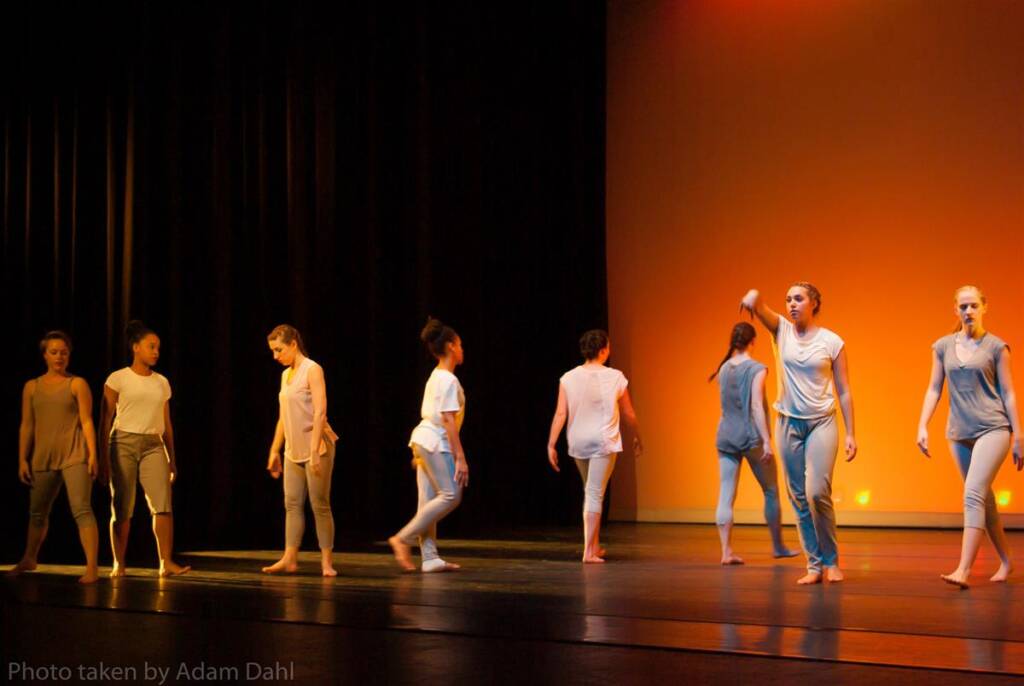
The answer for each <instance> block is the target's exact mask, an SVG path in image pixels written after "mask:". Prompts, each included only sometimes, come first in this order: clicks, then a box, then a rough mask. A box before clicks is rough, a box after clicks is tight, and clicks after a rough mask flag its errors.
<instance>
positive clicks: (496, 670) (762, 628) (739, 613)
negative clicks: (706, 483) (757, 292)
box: [0, 524, 1024, 685]
mask: <svg viewBox="0 0 1024 686" xmlns="http://www.w3.org/2000/svg"><path fill="white" fill-rule="evenodd" d="M442 533H443V532H442ZM576 537H577V532H576V531H575V530H568V529H566V530H532V531H514V532H513V531H510V532H505V533H504V534H503V535H502V537H501V539H500V540H444V541H442V542H441V546H442V553H443V554H444V555H445V557H446V559H449V560H451V561H454V562H459V563H460V564H462V565H463V567H464V568H463V570H462V571H460V572H456V573H451V574H432V575H422V574H419V573H415V574H401V573H399V572H398V570H397V568H396V567H395V566H394V565H393V562H392V560H391V557H390V555H389V554H388V551H387V550H386V548H385V546H384V544H383V543H379V544H376V545H372V546H365V547H363V548H362V549H361V550H359V551H357V552H351V551H348V550H344V549H343V550H342V551H341V552H340V553H337V554H336V555H335V560H336V563H337V564H338V571H339V576H338V577H337V578H335V579H330V580H325V579H323V578H321V577H320V576H318V575H317V574H316V572H317V571H318V565H317V564H316V555H315V554H311V553H307V554H304V556H303V567H302V568H301V569H300V573H298V574H296V575H292V576H282V577H269V576H266V575H262V574H260V573H259V568H260V566H261V565H263V564H266V563H268V562H270V561H272V560H273V559H275V557H274V552H258V551H257V552H254V551H220V552H201V553H200V552H197V553H185V554H182V555H181V558H182V559H184V560H186V561H188V562H189V563H191V564H192V565H193V566H194V571H193V572H192V573H190V574H189V575H187V576H185V577H182V578H176V579H165V580H161V579H158V578H156V576H155V574H154V573H153V571H152V570H146V569H138V568H136V569H129V573H130V574H131V576H129V577H127V578H124V579H118V580H116V581H113V580H108V579H105V578H104V579H103V580H101V581H100V583H99V584H96V585H94V586H91V587H81V586H79V585H78V584H77V583H75V578H76V576H77V575H78V574H80V573H81V568H76V567H65V566H46V565H43V566H41V567H40V570H39V571H38V572H36V573H33V574H26V575H23V576H22V577H19V578H16V579H15V578H4V579H3V580H2V581H0V604H2V605H3V617H4V621H3V643H2V645H3V652H4V655H5V657H4V663H5V664H4V666H3V668H4V670H5V672H4V677H5V681H6V682H8V683H23V682H24V683H31V681H26V680H25V677H27V676H39V674H40V672H30V671H29V670H32V669H42V668H45V667H47V666H51V667H53V668H59V667H62V666H63V667H67V668H68V669H70V670H79V669H80V668H81V669H84V670H85V671H75V674H74V676H75V679H72V681H77V680H81V681H89V679H90V678H91V677H93V676H102V675H106V676H107V680H108V682H118V681H119V682H120V683H128V682H133V683H159V680H158V679H157V678H155V677H156V676H157V674H158V672H156V671H153V670H156V669H158V668H166V669H169V670H170V671H169V672H167V675H168V676H167V678H166V679H165V680H164V683H190V682H193V681H197V680H199V679H198V678H197V677H198V676H203V675H205V677H206V678H205V679H204V680H206V681H216V680H222V681H232V680H233V681H247V680H249V678H250V677H253V678H254V679H253V680H255V678H256V677H260V678H262V677H267V678H266V681H277V682H281V683H287V682H289V681H294V682H297V683H316V682H323V683H394V684H402V683H442V682H446V683H470V682H478V683H520V684H535V683H560V684H564V683H587V684H595V683H596V684H600V683H609V684H623V683H655V682H660V681H663V680H664V681H669V680H671V682H673V683H716V684H721V683H758V684H761V683H795V680H802V681H803V682H804V683H826V682H827V683H848V682H849V683H852V682H855V681H856V682H857V683H864V680H865V679H870V680H872V681H871V682H869V683H913V684H917V683H920V684H929V685H932V684H954V683H968V682H970V683H973V684H989V683H992V684H994V683H1011V682H1014V683H1017V682H1020V676H1021V675H1024V572H1022V573H1021V576H1020V578H1016V577H1011V582H1010V583H1008V584H994V583H990V582H989V581H988V580H987V579H988V575H989V574H990V573H991V572H992V571H994V569H995V566H996V565H995V562H994V559H993V555H992V552H991V549H990V548H987V547H986V548H983V551H982V555H981V557H980V558H979V561H978V564H977V565H976V566H975V573H976V576H975V577H974V579H973V581H974V583H975V585H974V586H973V587H972V588H971V589H970V590H967V591H960V590H958V589H956V588H954V587H951V586H948V585H945V584H943V583H942V582H941V581H940V580H939V578H938V575H939V573H940V572H946V571H949V570H951V569H952V568H953V567H954V566H955V562H956V557H957V553H958V551H959V532H955V531H929V530H890V529H845V528H844V529H841V530H840V546H841V553H842V556H843V557H842V564H843V567H844V569H845V570H846V572H847V581H846V582H844V583H842V584H836V585H819V586H813V587H798V586H797V585H796V584H795V583H794V582H795V580H796V578H797V577H798V576H799V575H800V574H801V573H802V570H803V559H802V558H794V559H791V560H783V561H777V560H773V559H771V557H770V556H769V555H768V554H767V553H768V551H769V545H768V536H767V531H766V530H765V529H764V528H763V527H743V526H741V527H737V529H736V535H735V539H736V541H735V543H736V545H735V547H736V551H737V553H738V554H740V555H742V556H744V557H745V558H746V561H747V564H746V565H745V566H742V567H729V568H723V567H721V566H720V565H718V564H717V561H718V543H717V534H716V532H715V529H714V527H711V526H696V525H694V526H690V525H656V524H638V525H632V524H613V525H610V526H608V527H607V528H606V531H605V532H604V536H603V537H604V538H605V543H606V545H607V547H608V550H609V556H608V560H609V561H608V563H607V564H605V565H603V566H602V565H587V566H583V565H581V564H579V563H578V562H577V561H576V560H577V559H578V555H579V553H580V544H579V543H578V542H577V540H576ZM786 537H787V540H788V541H789V542H790V544H791V545H795V543H796V540H795V538H796V537H795V532H794V530H793V529H792V528H791V527H787V529H786ZM1010 543H1011V546H1012V547H1013V548H1014V549H1016V550H1018V551H1024V534H1021V533H1011V534H1010ZM986 546H987V544H986ZM44 552H45V551H44ZM1022 564H1024V561H1022ZM104 571H106V570H104ZM101 663H102V667H103V668H106V669H107V672H102V671H88V670H89V669H93V670H97V669H99V668H100V666H101ZM115 667H117V668H122V669H124V670H130V669H134V670H135V671H134V672H130V671H125V672H122V673H120V674H123V675H125V676H133V675H134V676H135V677H136V679H135V680H134V681H132V680H130V679H121V678H120V677H119V676H117V675H115V674H114V673H113V672H110V671H109V670H110V669H112V668H115ZM147 668H149V670H150V671H149V672H148V673H147V672H145V671H144V670H145V669H147ZM182 669H184V670H186V671H184V672H183V671H181V670H182ZM12 670H14V671H13V672H12ZM188 670H192V671H191V672H189V671H188ZM196 670H198V671H196ZM232 670H235V671H232ZM266 670H276V671H266ZM62 674H63V675H65V676H66V675H67V674H68V672H63V673H62ZM144 676H150V677H154V678H153V679H152V680H147V679H145V678H143V677H144ZM19 677H21V678H20V679H19ZM232 677H237V678H234V679H232ZM55 680H60V677H59V675H58V679H55ZM35 683H41V682H40V681H36V682H35Z"/></svg>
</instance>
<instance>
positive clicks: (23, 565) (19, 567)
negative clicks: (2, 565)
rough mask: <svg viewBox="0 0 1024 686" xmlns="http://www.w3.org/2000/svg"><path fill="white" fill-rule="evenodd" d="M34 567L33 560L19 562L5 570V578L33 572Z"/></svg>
mask: <svg viewBox="0 0 1024 686" xmlns="http://www.w3.org/2000/svg"><path fill="white" fill-rule="evenodd" d="M36 566H37V565H36V561H35V560H25V559H23V560H22V561H21V562H19V563H18V564H16V565H14V566H13V567H11V568H10V569H8V570H7V576H18V575H19V574H21V573H22V572H31V571H33V570H35V568H36Z"/></svg>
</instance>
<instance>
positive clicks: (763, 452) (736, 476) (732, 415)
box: [708, 322, 799, 565]
mask: <svg viewBox="0 0 1024 686" xmlns="http://www.w3.org/2000/svg"><path fill="white" fill-rule="evenodd" d="M756 340H757V332H756V331H755V330H754V327H753V326H752V325H750V324H748V323H747V322H740V323H738V324H736V326H734V327H733V328H732V333H731V334H730V336H729V350H728V352H726V353H725V357H724V358H723V359H722V361H721V362H720V363H719V365H718V368H717V369H716V370H715V373H714V374H712V375H711V376H710V377H709V378H708V381H709V382H710V381H713V380H714V379H715V378H716V377H717V378H718V388H719V396H720V401H721V407H722V417H721V419H720V420H719V423H718V432H717V434H716V436H715V447H716V448H717V449H718V469H719V474H720V484H719V491H718V509H717V511H716V513H715V523H716V524H717V525H718V536H719V538H720V539H721V543H722V564H723V565H741V564H743V558H741V557H740V556H738V555H736V554H735V553H733V551H732V524H733V504H734V503H735V502H736V490H737V486H738V485H739V480H740V466H741V465H742V463H743V458H746V459H747V463H748V464H749V465H750V470H751V471H752V472H753V473H754V478H756V479H757V483H758V484H760V486H761V491H762V492H763V493H764V520H765V523H767V524H768V531H769V532H770V533H771V537H772V555H773V556H774V557H776V558H781V557H795V556H796V555H798V554H799V553H798V552H797V551H795V550H790V549H789V548H787V547H786V545H785V543H783V541H782V516H781V512H780V509H779V481H778V472H777V471H776V469H775V455H773V454H772V439H771V434H770V432H769V430H768V416H769V415H768V400H767V395H766V393H765V384H764V381H765V378H766V377H767V376H768V368H767V367H766V366H764V365H763V364H761V363H760V362H758V361H757V360H755V359H753V358H752V357H751V356H750V351H751V350H752V349H753V347H754V343H755V341H756Z"/></svg>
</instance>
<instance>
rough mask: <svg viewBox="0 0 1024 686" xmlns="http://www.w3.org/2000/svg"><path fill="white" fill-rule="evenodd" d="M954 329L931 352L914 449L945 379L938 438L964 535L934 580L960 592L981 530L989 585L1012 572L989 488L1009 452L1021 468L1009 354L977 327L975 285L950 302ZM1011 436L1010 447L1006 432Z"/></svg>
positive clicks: (981, 306) (979, 312) (983, 307)
mask: <svg viewBox="0 0 1024 686" xmlns="http://www.w3.org/2000/svg"><path fill="white" fill-rule="evenodd" d="M953 298H954V302H955V305H956V315H957V319H958V320H959V325H958V327H957V329H956V331H955V332H954V333H952V334H949V335H947V336H943V337H942V338H940V339H939V340H937V341H936V342H935V343H934V344H933V345H932V371H931V376H930V378H929V381H928V390H927V391H925V394H924V402H923V404H922V405H921V418H920V420H919V422H918V428H917V446H918V448H920V449H921V452H922V453H924V454H925V455H926V456H927V457H931V454H930V453H929V452H928V421H929V420H930V419H931V418H932V415H933V414H934V413H935V406H936V405H937V404H938V402H939V398H940V397H941V395H942V386H943V383H944V381H945V379H946V377H949V422H948V423H947V425H946V438H947V439H949V449H950V452H951V453H952V454H953V457H954V458H955V459H956V463H957V467H958V468H959V469H960V474H961V475H962V476H963V478H964V536H963V545H962V547H961V550H960V564H959V565H957V568H956V569H955V570H953V572H951V573H950V574H943V575H941V576H942V579H943V580H944V581H946V582H947V583H950V584H954V585H956V586H959V587H960V588H967V584H968V580H969V578H970V575H971V567H972V566H973V565H974V558H975V557H977V555H978V548H979V547H980V546H981V539H982V537H983V536H984V535H985V530H988V535H989V538H990V539H991V540H992V546H993V547H994V548H995V549H996V553H997V554H998V555H999V560H1000V562H999V569H998V570H996V573H995V574H993V575H992V577H991V580H992V581H1006V579H1007V577H1008V576H1009V575H1010V572H1011V571H1012V569H1013V565H1012V564H1011V563H1010V547H1009V545H1008V544H1007V542H1006V533H1005V532H1004V531H1003V524H1002V522H1001V521H1000V519H999V510H998V509H997V508H996V498H995V495H994V494H993V493H992V481H993V480H994V479H995V478H996V474H997V473H998V472H999V467H1000V466H1001V465H1002V464H1003V461H1004V460H1005V459H1006V452H1007V450H1008V449H1009V448H1011V447H1012V448H1013V463H1014V465H1016V467H1017V469H1018V471H1019V470H1020V469H1021V468H1024V456H1022V454H1021V445H1020V436H1021V426H1020V417H1019V416H1018V414H1017V395H1016V393H1015V392H1014V390H1013V374H1012V373H1011V370H1010V348H1009V346H1007V345H1006V343H1005V342H1003V340H1002V339H1000V338H997V337H996V336H995V335H993V334H991V333H989V332H988V331H986V330H985V327H984V325H983V324H982V320H983V318H984V315H985V312H986V311H987V310H988V305H987V302H986V300H985V296H984V294H982V292H981V290H980V289H978V288H977V287H976V286H962V287H960V288H958V289H957V291H956V293H955V294H954V296H953ZM1011 430H1012V432H1013V437H1012V441H1011V436H1010V432H1011Z"/></svg>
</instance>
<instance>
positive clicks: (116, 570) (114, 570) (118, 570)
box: [110, 562, 127, 579]
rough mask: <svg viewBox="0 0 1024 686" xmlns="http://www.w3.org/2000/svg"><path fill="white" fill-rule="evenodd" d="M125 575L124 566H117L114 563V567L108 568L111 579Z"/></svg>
mask: <svg viewBox="0 0 1024 686" xmlns="http://www.w3.org/2000/svg"><path fill="white" fill-rule="evenodd" d="M126 573H127V572H125V569H124V565H119V564H117V563H116V562H115V563H114V566H113V567H111V568H110V578H111V579H116V578H117V577H119V576H124V575H125V574H126Z"/></svg>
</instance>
